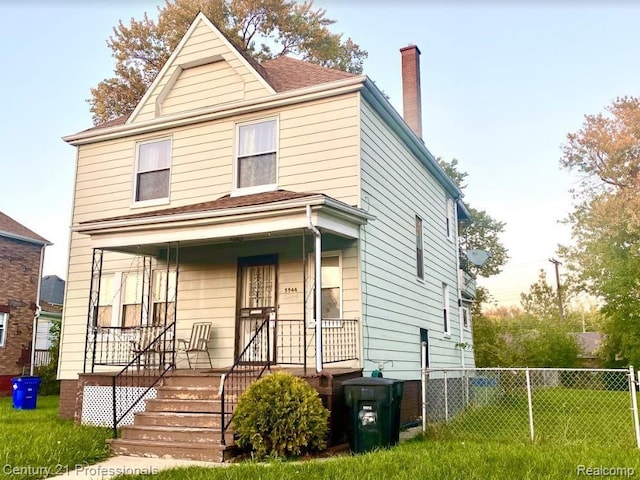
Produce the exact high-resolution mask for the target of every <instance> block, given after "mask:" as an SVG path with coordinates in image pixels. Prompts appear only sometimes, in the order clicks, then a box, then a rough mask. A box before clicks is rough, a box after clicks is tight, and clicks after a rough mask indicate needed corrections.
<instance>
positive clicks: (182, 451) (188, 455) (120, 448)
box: [110, 438, 226, 462]
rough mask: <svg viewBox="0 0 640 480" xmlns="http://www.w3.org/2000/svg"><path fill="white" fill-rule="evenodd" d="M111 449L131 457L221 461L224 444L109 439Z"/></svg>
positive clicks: (118, 453)
mask: <svg viewBox="0 0 640 480" xmlns="http://www.w3.org/2000/svg"><path fill="white" fill-rule="evenodd" d="M110 443H111V451H112V452H113V453H114V454H115V455H130V456H133V457H157V458H179V459H185V460H202V461H205V462H222V461H223V459H224V451H225V449H226V448H225V446H224V445H220V444H209V443H195V442H183V443H177V442H164V441H162V442H158V441H149V440H127V439H121V438H119V439H117V440H111V441H110Z"/></svg>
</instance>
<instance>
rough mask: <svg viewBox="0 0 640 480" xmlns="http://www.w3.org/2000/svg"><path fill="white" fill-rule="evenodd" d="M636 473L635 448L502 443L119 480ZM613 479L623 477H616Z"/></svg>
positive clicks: (450, 444)
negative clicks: (596, 470) (593, 470)
mask: <svg viewBox="0 0 640 480" xmlns="http://www.w3.org/2000/svg"><path fill="white" fill-rule="evenodd" d="M581 465H582V466H584V467H587V468H598V467H601V466H604V467H607V468H610V467H621V468H625V467H626V468H628V469H633V472H632V471H631V470H627V472H628V473H634V474H635V475H638V474H639V473H640V453H639V452H638V451H636V450H634V449H606V448H596V447H587V446H575V447H572V448H566V449H559V448H558V447H557V446H555V445H533V446H532V445H531V444H527V443H520V444H513V443H511V444H505V443H499V442H462V441H433V440H426V439H420V440H415V441H410V442H407V443H404V444H401V445H399V446H397V447H394V448H392V449H389V450H381V451H377V452H372V453H368V454H363V455H356V456H346V457H339V458H333V459H330V460H326V461H312V462H273V463H268V464H255V463H247V464H239V465H232V466H230V467H228V468H196V467H191V468H188V469H186V468H182V469H174V470H166V471H162V472H160V473H158V474H156V475H139V476H131V475H127V476H120V477H117V478H118V479H119V480H125V479H126V480H134V479H135V480H141V479H153V480H187V479H188V480H205V479H206V480H242V479H247V478H251V479H255V480H294V479H296V480H297V479H301V478H304V479H305V480H316V479H318V480H320V479H322V480H326V479H336V480H337V479H341V480H387V479H388V480H396V479H397V480H417V479H423V478H424V479H427V478H434V479H478V480H504V479H505V478H518V479H524V480H542V479H566V478H576V476H577V473H578V472H579V468H580V466H581ZM614 478H619V476H618V477H614Z"/></svg>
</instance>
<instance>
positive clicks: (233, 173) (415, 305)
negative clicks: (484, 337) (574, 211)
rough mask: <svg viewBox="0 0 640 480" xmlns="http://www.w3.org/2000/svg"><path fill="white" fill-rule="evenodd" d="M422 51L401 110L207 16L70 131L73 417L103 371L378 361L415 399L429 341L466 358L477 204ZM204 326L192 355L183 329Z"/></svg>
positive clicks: (105, 388) (318, 370)
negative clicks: (468, 224)
mask: <svg viewBox="0 0 640 480" xmlns="http://www.w3.org/2000/svg"><path fill="white" fill-rule="evenodd" d="M419 55H420V52H419V50H418V49H417V47H414V46H410V47H407V48H404V49H402V60H403V77H404V83H405V86H404V90H405V117H406V118H405V119H403V118H402V117H401V116H400V115H399V114H398V113H397V112H396V110H395V109H394V108H393V107H392V106H391V104H390V103H389V101H388V100H387V99H386V98H385V95H384V94H382V93H381V92H380V90H379V89H378V88H377V87H376V86H375V84H374V83H373V82H372V81H371V80H370V79H369V78H368V77H366V76H359V75H353V74H349V73H346V72H342V71H336V70H331V69H327V68H323V67H320V66H317V65H313V64H309V63H306V62H303V61H300V60H296V59H292V58H288V57H280V58H277V59H273V60H269V61H266V62H264V63H262V64H258V63H257V62H255V61H254V60H253V59H251V58H249V57H248V56H247V55H246V54H245V53H243V52H242V51H239V50H238V49H237V48H236V47H235V46H234V45H233V44H232V43H231V42H230V41H229V40H228V39H227V38H226V37H225V36H224V35H223V34H221V33H220V31H219V30H218V29H217V28H216V27H215V26H214V25H213V24H212V23H211V22H210V21H209V20H208V19H207V18H206V17H205V16H204V15H202V14H200V15H198V16H197V17H196V19H195V20H194V22H193V24H192V25H191V27H190V28H189V30H188V31H187V33H186V34H185V36H184V38H183V39H182V41H181V42H180V43H179V45H178V46H177V48H176V50H175V52H174V53H173V54H172V55H171V57H170V59H169V60H168V62H167V63H166V65H165V66H164V68H163V69H162V70H161V72H160V73H159V75H158V76H157V78H156V79H155V81H154V82H153V84H152V85H151V86H150V88H149V89H148V91H147V92H146V94H145V95H144V97H143V98H142V100H141V101H140V103H139V104H138V106H137V107H136V108H135V110H134V111H133V112H132V113H131V114H130V115H129V116H127V117H125V118H120V119H117V120H114V121H112V122H108V123H106V124H103V125H100V126H98V127H94V128H91V129H89V130H86V131H82V132H80V133H77V134H74V135H70V136H67V137H65V141H67V142H68V143H70V144H72V145H75V146H76V147H77V168H76V181H75V192H74V205H73V223H72V234H71V247H70V258H69V273H68V280H67V290H66V298H65V302H64V317H63V325H62V342H61V353H60V355H61V360H60V366H59V378H60V379H61V380H62V384H61V387H62V392H61V415H63V416H70V415H72V414H73V413H74V410H75V414H76V417H77V418H82V419H83V421H87V422H99V421H101V420H100V419H102V421H104V422H106V423H109V422H110V420H111V418H112V417H111V412H112V407H111V402H112V397H111V396H110V395H114V394H115V395H117V393H116V387H115V386H116V384H117V386H118V387H117V388H122V389H124V388H125V387H126V386H125V384H121V383H117V382H116V381H115V380H114V381H113V385H114V387H113V392H114V393H113V394H110V393H109V392H111V390H109V389H110V388H111V387H110V385H112V381H111V380H108V381H100V380H99V379H97V375H99V374H101V373H102V372H114V371H117V370H119V369H120V368H124V370H126V373H124V374H123V375H124V376H125V377H126V378H131V377H132V376H135V375H134V373H133V372H134V371H138V372H139V371H145V362H149V363H147V364H146V366H147V367H148V368H147V371H148V370H151V368H150V367H153V369H156V371H157V372H159V373H157V377H162V376H164V377H165V378H166V377H170V376H171V375H172V372H173V373H175V372H174V370H175V368H176V367H178V370H180V369H183V368H187V367H188V366H190V367H196V368H199V369H200V371H202V369H206V370H208V371H211V372H215V371H218V370H219V371H220V372H226V374H227V375H226V376H225V377H223V378H222V380H221V381H222V386H221V387H220V390H219V391H220V392H222V391H223V390H224V382H225V381H227V380H228V379H229V378H230V377H229V376H233V374H234V372H237V371H240V370H241V366H242V365H245V366H246V365H251V366H252V368H254V369H255V368H256V366H259V365H265V364H266V365H269V366H270V367H274V366H277V367H282V368H287V367H291V368H292V371H303V372H304V371H306V372H312V373H313V374H314V375H316V376H317V377H319V378H322V377H323V375H325V376H329V377H331V378H337V376H338V375H339V374H341V373H344V372H346V371H349V372H352V373H353V372H355V374H357V375H360V374H361V372H362V371H364V375H370V374H371V372H372V371H373V370H377V369H381V368H384V375H385V376H387V377H391V378H401V379H407V380H411V381H414V382H415V385H414V387H415V389H414V390H415V395H414V397H415V399H414V400H415V402H416V406H415V407H416V409H417V408H418V407H417V405H418V402H419V388H418V387H417V385H418V383H417V381H418V379H419V377H420V367H421V362H422V360H421V343H422V342H428V359H427V360H428V362H429V363H430V364H431V365H432V366H442V367H444V366H454V365H460V364H461V363H463V364H466V365H468V366H470V365H473V354H472V350H470V349H460V348H457V347H456V344H459V343H460V342H471V324H470V319H469V317H468V315H463V303H464V302H467V301H469V300H471V299H472V298H473V291H472V289H470V288H469V287H468V285H469V282H466V283H465V282H463V281H461V280H460V278H461V277H460V275H459V258H458V250H459V247H458V237H457V223H458V220H459V219H460V218H466V216H468V213H467V211H466V209H465V207H464V204H463V203H462V201H461V193H460V191H459V190H458V188H457V187H456V186H455V184H454V183H453V182H452V180H451V179H450V178H448V177H447V175H446V174H445V172H444V171H443V170H442V168H441V167H440V166H439V165H438V163H437V162H436V160H435V159H434V157H433V155H432V154H431V153H430V152H429V151H428V150H427V148H426V147H425V145H424V143H423V141H422V139H421V132H420V123H421V120H420V116H421V114H420V84H419V81H420V80H419ZM203 322H204V323H206V324H210V331H209V334H208V336H207V337H208V338H207V339H206V342H205V343H206V346H205V347H203V348H204V349H205V350H206V352H204V353H205V355H201V356H200V358H199V360H196V362H197V364H196V365H192V364H191V362H189V363H187V362H186V361H185V357H184V356H181V355H180V353H181V352H180V349H179V347H180V345H179V344H176V339H177V338H185V339H187V338H189V336H190V334H191V333H192V332H193V331H194V330H193V326H194V325H195V324H200V323H203ZM146 331H151V332H152V335H151V337H154V338H153V340H150V336H146V335H147V334H146V333H145V332H146ZM140 339H146V340H145V341H144V342H142V344H141V342H140ZM203 348H200V350H202V349H203ZM198 353H199V352H198ZM156 354H157V355H156ZM176 354H177V355H176ZM149 358H152V359H151V360H149ZM160 358H161V359H160ZM174 359H175V361H174ZM234 365H235V366H234ZM232 366H234V368H235V370H233V371H229V368H231V367H232ZM296 369H297V370H296ZM92 373H93V374H94V375H93V376H92V377H91V380H90V381H87V380H86V379H87V378H88V377H89V376H90V374H92ZM79 374H81V377H80V378H81V380H80V382H79V380H78V379H79ZM106 375H107V376H108V373H107V374H106ZM137 375H139V374H137ZM83 378H84V379H85V380H82V379H83ZM157 380H158V384H162V383H163V381H162V380H159V378H158V379H157ZM155 381H156V380H152V379H150V378H148V376H145V377H144V381H141V382H142V383H144V382H147V383H144V385H149V384H153V383H154V382H155ZM118 382H119V380H118ZM194 382H195V380H194ZM142 383H141V385H142ZM319 383H320V384H321V383H322V381H319ZM127 386H128V387H130V388H134V386H133V385H132V384H127ZM407 390H410V388H408V389H407ZM76 392H77V393H78V397H77V401H75V398H76V396H75V395H76ZM143 393H144V395H147V394H149V392H148V391H146V390H144V392H143ZM151 396H153V392H151ZM410 396H411V395H408V396H407V397H410ZM145 398H148V397H145ZM224 402H225V400H224V399H223V400H222V405H223V407H222V409H223V417H224V408H225V407H224V405H225V403H224ZM147 405H149V401H147ZM123 408H124V407H123ZM154 408H155V407H154ZM228 413H229V412H228V411H227V414H228ZM96 419H97V420H96ZM124 423H126V421H125V422H124ZM223 423H224V420H223ZM118 424H120V423H119V422H118ZM193 458H199V457H197V456H194V457H193Z"/></svg>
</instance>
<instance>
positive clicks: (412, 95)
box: [400, 45, 422, 139]
mask: <svg viewBox="0 0 640 480" xmlns="http://www.w3.org/2000/svg"><path fill="white" fill-rule="evenodd" d="M400 54H401V55H402V115H403V117H404V121H405V122H407V125H409V127H411V130H413V131H414V133H415V134H416V135H417V136H418V138H420V139H422V96H421V94H420V50H419V49H418V47H417V46H415V45H409V46H408V47H404V48H401V49H400Z"/></svg>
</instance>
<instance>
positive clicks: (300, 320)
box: [76, 191, 371, 373]
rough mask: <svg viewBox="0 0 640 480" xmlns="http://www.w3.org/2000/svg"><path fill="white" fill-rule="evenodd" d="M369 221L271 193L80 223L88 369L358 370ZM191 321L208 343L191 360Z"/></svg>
mask: <svg viewBox="0 0 640 480" xmlns="http://www.w3.org/2000/svg"><path fill="white" fill-rule="evenodd" d="M369 219H371V217H370V216H369V215H368V214H366V212H364V211H362V210H360V209H357V208H354V207H351V206H349V205H346V204H344V203H342V202H339V201H337V200H335V199H332V198H330V197H327V196H325V195H319V194H304V193H293V192H285V191H278V192H270V193H267V194H256V195H248V196H245V197H228V196H226V197H222V198H221V199H218V200H215V201H213V202H207V203H204V204H198V205H192V206H188V207H179V208H173V209H166V210H161V211H153V212H147V213H141V214H136V215H129V216H126V217H118V218H112V219H106V220H100V221H96V222H87V223H85V224H81V225H80V226H79V227H76V230H77V231H78V232H80V233H83V234H86V235H89V236H90V238H91V244H92V247H93V255H92V272H91V286H90V295H89V298H90V301H89V306H88V312H87V330H86V342H85V343H86V347H85V358H84V372H85V373H93V372H104V371H114V370H118V369H119V368H121V369H129V370H131V369H137V370H155V371H158V372H165V371H168V370H173V369H175V368H187V367H192V368H204V369H212V368H216V369H230V368H232V367H233V366H234V365H236V364H251V365H254V366H255V365H262V366H264V365H267V366H270V365H279V366H284V367H301V368H304V369H307V368H310V369H313V370H316V371H321V370H322V369H323V368H324V365H326V364H332V365H335V366H340V367H358V366H359V365H360V359H361V355H360V349H361V346H360V338H361V334H360V318H361V311H360V308H361V305H360V298H361V296H360V282H359V276H358V262H359V243H358V242H359V236H360V226H361V225H363V224H365V223H366V222H367V221H368V220H369ZM323 277H324V279H323ZM316 279H317V280H318V283H319V284H320V285H321V288H319V289H316V288H315V285H316ZM316 319H318V321H316ZM196 324H208V325H209V330H208V336H207V338H204V339H197V340H196V341H197V345H196V348H194V345H191V347H190V349H191V350H192V352H191V355H190V354H189V352H185V351H184V350H185V348H184V347H185V343H180V342H179V341H178V340H181V339H184V340H185V341H189V340H191V338H190V337H191V336H192V333H193V331H194V326H195V325H196ZM181 346H182V347H183V348H181ZM186 350H189V347H188V348H187V349H186ZM194 354H195V355H194ZM187 355H189V356H187Z"/></svg>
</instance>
